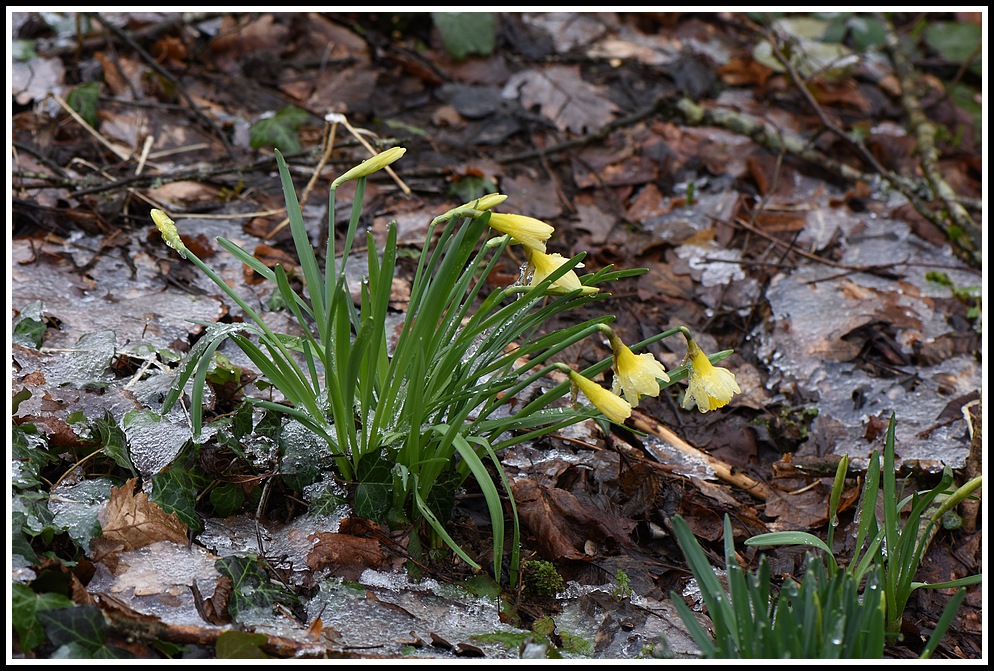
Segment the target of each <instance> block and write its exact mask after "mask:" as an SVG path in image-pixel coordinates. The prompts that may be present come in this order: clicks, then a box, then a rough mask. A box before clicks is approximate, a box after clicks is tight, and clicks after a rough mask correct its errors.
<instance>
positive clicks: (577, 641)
mask: <svg viewBox="0 0 994 671" xmlns="http://www.w3.org/2000/svg"><path fill="white" fill-rule="evenodd" d="M559 638H561V639H562V640H563V647H562V650H563V652H568V653H570V654H571V655H581V656H583V657H590V656H592V655H593V654H594V643H593V641H588V640H587V639H585V638H583V637H582V636H574V635H573V634H571V633H569V632H568V631H560V632H559Z"/></svg>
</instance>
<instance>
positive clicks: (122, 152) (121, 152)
mask: <svg viewBox="0 0 994 671" xmlns="http://www.w3.org/2000/svg"><path fill="white" fill-rule="evenodd" d="M52 98H53V99H54V100H55V102H57V103H59V106H60V107H62V109H64V110H65V111H66V112H67V113H68V114H69V116H71V117H72V118H73V120H74V121H75V122H76V123H78V124H79V125H80V126H82V127H83V130H85V131H86V132H87V133H89V134H90V135H92V136H93V137H94V138H96V140H97V142H99V143H100V144H102V145H103V146H105V147H107V149H109V150H110V151H111V152H112V153H113V154H114V155H115V156H117V157H118V158H119V159H121V160H122V161H127V160H128V159H129V158H131V154H132V153H133V152H132V151H131V150H130V149H125V148H123V147H121V146H119V145H116V144H114V143H113V142H111V141H110V140H108V139H107V138H105V137H104V136H103V135H101V134H100V133H99V132H97V129H96V128H94V127H93V126H91V125H90V124H88V123H87V122H86V119H84V118H83V117H81V116H80V115H79V112H77V111H76V110H74V109H73V108H72V107H70V106H69V103H67V102H66V101H65V100H63V99H62V96H60V95H59V94H58V93H54V92H53V93H52Z"/></svg>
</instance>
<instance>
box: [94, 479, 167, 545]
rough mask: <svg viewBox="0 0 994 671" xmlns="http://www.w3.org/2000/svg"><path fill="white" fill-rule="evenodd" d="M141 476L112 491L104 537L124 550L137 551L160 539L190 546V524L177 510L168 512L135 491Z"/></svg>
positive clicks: (104, 514)
mask: <svg viewBox="0 0 994 671" xmlns="http://www.w3.org/2000/svg"><path fill="white" fill-rule="evenodd" d="M137 480H138V479H137V478H131V479H130V480H128V481H127V482H125V483H124V484H123V485H121V486H120V487H113V488H111V490H110V499H108V501H107V504H106V505H105V506H104V509H103V510H102V511H101V512H100V515H99V520H100V527H101V528H102V529H103V535H102V538H103V539H104V540H105V541H107V542H111V543H114V544H115V545H119V546H120V548H121V549H122V550H124V551H128V550H137V549H138V548H143V547H145V546H146V545H151V544H152V543H157V542H159V541H170V542H172V543H176V544H177V545H187V526H186V525H185V524H184V523H183V522H182V521H181V520H180V519H179V517H177V516H176V514H175V513H167V512H166V511H164V510H163V509H162V508H160V507H159V506H158V505H157V504H155V503H153V502H151V501H149V499H148V494H146V493H145V492H142V491H139V492H137V493H136V492H135V484H136V483H137Z"/></svg>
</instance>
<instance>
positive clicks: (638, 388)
mask: <svg viewBox="0 0 994 671" xmlns="http://www.w3.org/2000/svg"><path fill="white" fill-rule="evenodd" d="M605 328H607V327H605ZM608 330H610V329H608ZM608 339H609V340H610V341H611V350H612V351H613V352H614V363H613V365H612V367H613V368H614V383H613V386H612V387H611V391H613V392H614V393H615V394H623V395H624V397H625V400H627V401H628V402H629V403H630V404H631V406H632V407H633V408H634V407H635V406H637V405H638V403H639V397H640V396H659V380H663V381H664V382H669V381H670V376H669V375H668V374H667V373H666V369H665V368H663V364H661V363H659V362H658V361H657V360H656V357H654V356H653V355H652V354H651V353H645V354H635V353H634V352H632V350H631V349H630V348H629V347H628V346H627V345H626V344H625V343H623V342H622V341H621V338H619V337H618V336H617V335H616V334H615V333H614V331H610V335H609V336H608Z"/></svg>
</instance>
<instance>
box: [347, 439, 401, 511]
mask: <svg viewBox="0 0 994 671" xmlns="http://www.w3.org/2000/svg"><path fill="white" fill-rule="evenodd" d="M390 469H391V465H390V462H388V461H387V460H386V459H384V458H382V457H381V456H379V455H377V454H368V455H366V456H365V457H363V459H362V461H360V462H359V468H358V469H357V476H358V480H359V485H358V486H357V487H356V491H355V513H356V515H358V516H359V517H365V518H367V519H371V520H379V519H382V518H383V514H384V513H386V511H387V509H388V508H390V503H391V495H390V491H391V489H392V485H393V476H392V475H391V473H390Z"/></svg>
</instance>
